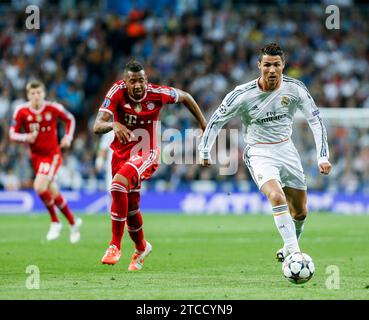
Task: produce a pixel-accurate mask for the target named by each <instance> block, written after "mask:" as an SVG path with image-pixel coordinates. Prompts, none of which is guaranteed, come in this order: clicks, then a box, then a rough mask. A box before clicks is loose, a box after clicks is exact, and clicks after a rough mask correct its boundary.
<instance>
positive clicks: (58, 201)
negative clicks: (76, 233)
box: [54, 193, 74, 225]
mask: <svg viewBox="0 0 369 320" xmlns="http://www.w3.org/2000/svg"><path fill="white" fill-rule="evenodd" d="M54 202H55V205H56V206H57V207H58V208H59V210H60V211H61V212H62V213H63V214H64V216H65V217H66V218H67V220H68V222H69V223H70V224H71V225H73V224H74V215H73V213H72V211H70V209H69V206H68V203H67V201H66V200H65V199H64V198H63V196H62V195H61V194H60V193H59V194H58V195H57V197H56V198H55V200H54Z"/></svg>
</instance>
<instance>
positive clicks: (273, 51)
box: [259, 43, 285, 62]
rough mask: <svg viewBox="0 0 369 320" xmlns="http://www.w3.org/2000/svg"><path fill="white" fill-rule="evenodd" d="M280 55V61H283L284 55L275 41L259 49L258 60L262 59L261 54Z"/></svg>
mask: <svg viewBox="0 0 369 320" xmlns="http://www.w3.org/2000/svg"><path fill="white" fill-rule="evenodd" d="M265 55H268V56H280V57H281V59H282V61H285V56H284V52H283V50H282V48H281V47H280V46H279V45H278V44H276V43H269V44H267V45H266V46H265V47H263V48H261V49H260V53H259V62H261V60H262V59H263V56H265Z"/></svg>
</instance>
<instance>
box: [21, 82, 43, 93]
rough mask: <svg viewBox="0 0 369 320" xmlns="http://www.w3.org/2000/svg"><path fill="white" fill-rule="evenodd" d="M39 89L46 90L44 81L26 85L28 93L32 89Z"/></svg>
mask: <svg viewBox="0 0 369 320" xmlns="http://www.w3.org/2000/svg"><path fill="white" fill-rule="evenodd" d="M37 88H41V89H43V90H45V85H44V83H43V82H42V81H40V80H31V81H30V82H28V83H27V85H26V91H27V92H28V91H29V90H31V89H37Z"/></svg>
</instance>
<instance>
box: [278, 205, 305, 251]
mask: <svg viewBox="0 0 369 320" xmlns="http://www.w3.org/2000/svg"><path fill="white" fill-rule="evenodd" d="M273 216H274V222H275V224H276V226H277V228H278V231H279V233H280V235H281V236H282V239H283V241H284V248H285V249H286V250H287V251H288V253H292V252H296V251H298V252H299V251H300V247H299V244H298V242H297V237H296V228H295V224H294V223H293V220H292V217H291V215H290V212H289V211H288V205H287V204H282V205H279V206H275V207H273ZM283 251H285V250H283Z"/></svg>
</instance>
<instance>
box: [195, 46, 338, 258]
mask: <svg viewBox="0 0 369 320" xmlns="http://www.w3.org/2000/svg"><path fill="white" fill-rule="evenodd" d="M284 67H285V58H284V53H283V51H282V49H281V48H280V47H279V46H278V45H277V44H275V43H272V44H269V45H267V46H265V47H264V48H262V49H261V52H260V55H259V61H258V68H259V69H260V77H259V78H257V79H255V80H252V81H250V82H248V83H246V84H243V85H240V86H237V87H236V88H235V89H234V90H233V91H232V92H230V93H229V94H227V95H226V97H225V98H224V100H223V102H222V103H221V104H220V106H219V107H218V109H217V110H216V111H215V113H214V114H213V115H212V117H211V119H210V121H209V123H208V125H207V127H206V130H205V133H204V135H203V137H202V140H201V143H200V145H199V150H200V162H201V165H203V166H209V165H210V164H211V158H210V151H211V148H212V146H213V144H214V142H215V139H216V137H217V135H218V133H219V131H220V129H221V128H222V127H223V126H224V125H225V124H226V123H227V122H228V121H229V120H230V119H232V118H234V117H236V116H240V117H241V118H242V122H243V126H244V127H245V129H246V132H245V135H244V137H245V142H246V148H245V150H244V155H243V159H244V161H245V163H246V165H247V167H248V169H249V171H250V174H251V176H252V178H253V180H254V181H255V183H256V184H257V186H258V187H259V189H260V191H261V192H262V193H263V194H265V196H266V197H267V198H268V200H269V202H270V204H271V206H272V210H273V216H274V221H275V224H276V226H277V228H278V231H279V233H280V234H281V236H282V239H283V241H284V247H283V249H281V250H278V251H277V260H278V261H281V262H282V261H283V260H284V258H285V257H286V256H287V255H289V254H291V253H294V252H301V250H300V248H299V244H298V239H299V238H300V235H301V233H302V231H303V226H304V221H305V218H306V215H307V206H306V202H307V192H306V190H307V188H306V182H305V176H304V172H303V168H302V165H301V160H300V156H299V154H298V152H297V150H296V148H295V146H294V144H293V142H292V140H291V134H292V121H293V116H294V114H295V112H296V110H297V109H300V110H301V111H302V113H303V114H304V116H305V117H306V119H307V121H308V123H309V126H310V128H311V130H312V132H313V135H314V140H315V144H316V150H317V162H318V167H319V170H320V173H321V174H324V175H327V174H329V172H330V171H331V169H332V166H331V164H330V163H329V160H328V159H329V150H328V143H327V133H326V129H325V126H324V124H323V122H322V119H321V117H320V115H319V109H318V108H317V106H316V105H315V103H314V100H313V98H312V97H311V96H310V94H309V92H308V90H307V88H306V87H305V85H304V84H303V83H302V82H301V81H298V80H296V79H293V78H290V77H287V76H285V75H283V74H282V72H283V69H284Z"/></svg>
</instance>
